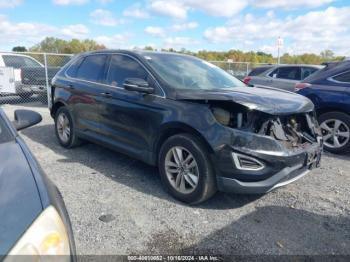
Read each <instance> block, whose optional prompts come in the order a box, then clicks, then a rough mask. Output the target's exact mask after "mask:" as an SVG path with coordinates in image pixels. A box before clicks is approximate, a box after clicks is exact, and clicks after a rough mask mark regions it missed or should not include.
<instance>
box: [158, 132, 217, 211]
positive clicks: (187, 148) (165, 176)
mask: <svg viewBox="0 0 350 262" xmlns="http://www.w3.org/2000/svg"><path fill="white" fill-rule="evenodd" d="M158 166H159V171H160V176H161V180H162V183H163V185H164V187H165V188H166V190H167V191H168V192H169V193H170V194H171V195H172V196H173V197H174V198H176V199H178V200H180V201H183V202H186V203H189V204H199V203H201V202H204V201H205V200H207V199H209V198H210V197H211V196H212V195H214V194H215V192H216V181H215V174H214V169H213V167H212V164H211V161H210V159H209V153H208V150H207V149H206V147H205V146H204V145H203V143H202V142H201V141H200V140H199V139H198V138H196V137H195V136H192V135H189V134H179V135H175V136H172V137H170V138H169V139H168V140H166V141H165V142H164V144H163V145H162V147H161V149H160V153H159V159H158Z"/></svg>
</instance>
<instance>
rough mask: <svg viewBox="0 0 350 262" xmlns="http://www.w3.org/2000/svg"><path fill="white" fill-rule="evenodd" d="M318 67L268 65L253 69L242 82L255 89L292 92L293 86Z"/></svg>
mask: <svg viewBox="0 0 350 262" xmlns="http://www.w3.org/2000/svg"><path fill="white" fill-rule="evenodd" d="M322 68H323V66H319V65H270V66H263V67H257V68H255V69H253V70H252V71H251V72H250V73H249V74H248V76H246V77H245V78H244V79H243V82H244V83H246V84H249V85H255V86H257V87H260V86H267V87H274V88H280V89H284V90H288V91H293V92H294V87H295V84H296V83H298V82H300V81H302V80H303V79H305V78H306V77H308V76H310V75H312V74H313V73H315V72H316V71H318V70H320V69H322Z"/></svg>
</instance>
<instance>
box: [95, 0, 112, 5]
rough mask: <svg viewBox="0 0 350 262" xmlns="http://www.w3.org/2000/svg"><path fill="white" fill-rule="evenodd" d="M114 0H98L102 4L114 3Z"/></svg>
mask: <svg viewBox="0 0 350 262" xmlns="http://www.w3.org/2000/svg"><path fill="white" fill-rule="evenodd" d="M113 1H114V0H97V2H99V3H100V4H103V5H106V4H110V3H112V2H113Z"/></svg>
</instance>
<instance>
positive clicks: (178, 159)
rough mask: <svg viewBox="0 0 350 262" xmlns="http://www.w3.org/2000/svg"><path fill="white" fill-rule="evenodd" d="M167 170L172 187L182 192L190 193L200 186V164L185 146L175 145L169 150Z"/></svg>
mask: <svg viewBox="0 0 350 262" xmlns="http://www.w3.org/2000/svg"><path fill="white" fill-rule="evenodd" d="M165 172H166V175H167V178H168V180H169V182H170V184H171V185H172V187H173V188H174V189H175V190H176V191H178V192H180V193H182V194H190V193H192V192H193V191H194V190H195V189H196V188H197V186H198V181H199V169H198V164H197V162H196V159H195V158H194V156H193V155H192V154H191V153H190V152H189V151H188V150H187V149H185V148H183V147H180V146H175V147H172V148H171V149H170V150H169V151H168V153H167V154H166V157H165Z"/></svg>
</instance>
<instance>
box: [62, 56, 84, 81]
mask: <svg viewBox="0 0 350 262" xmlns="http://www.w3.org/2000/svg"><path fill="white" fill-rule="evenodd" d="M83 60H84V58H83V57H81V58H78V59H77V60H75V61H74V62H73V63H72V64H71V65H70V66H69V68H68V70H67V72H66V74H67V75H68V76H70V77H76V76H77V71H78V68H79V66H80V64H81V62H82V61H83Z"/></svg>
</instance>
